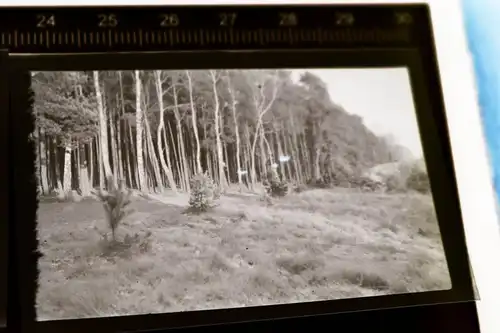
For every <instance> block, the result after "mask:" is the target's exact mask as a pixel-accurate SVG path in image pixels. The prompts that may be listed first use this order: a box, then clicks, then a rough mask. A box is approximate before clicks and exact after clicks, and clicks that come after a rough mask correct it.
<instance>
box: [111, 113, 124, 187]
mask: <svg viewBox="0 0 500 333" xmlns="http://www.w3.org/2000/svg"><path fill="white" fill-rule="evenodd" d="M114 118H115V117H114V114H112V113H110V114H109V117H108V119H109V134H110V136H111V160H112V161H113V170H112V171H113V177H114V179H115V180H116V182H117V183H118V184H119V183H120V181H121V180H120V179H119V177H120V176H119V173H118V148H117V146H118V145H117V144H116V121H115V119H114Z"/></svg>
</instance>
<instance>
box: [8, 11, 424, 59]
mask: <svg viewBox="0 0 500 333" xmlns="http://www.w3.org/2000/svg"><path fill="white" fill-rule="evenodd" d="M422 14H423V13H422V8H421V7H411V6H401V7H400V8H399V7H397V8H394V6H391V7H388V6H372V7H370V6H369V7H366V6H364V7H349V8H347V7H335V6H287V7H280V6H273V7H270V6H262V7H246V6H233V7H226V6H224V7H222V6H221V7H218V6H211V7H205V6H192V7H179V6H175V7H146V8H139V7H137V8H135V7H117V8H91V7H85V8H39V9H37V8H31V9H5V10H2V11H0V20H1V21H2V22H3V23H2V28H0V47H1V48H3V49H8V50H9V52H11V53H72V52H77V53H81V52H109V51H115V52H126V51H163V50H202V49H211V50H213V49H216V50H217V49H252V48H259V49H262V48H279V49H282V48H310V47H312V46H314V47H319V48H337V47H349V46H351V47H363V46H365V47H382V46H384V47H385V46H394V47H405V46H412V45H415V44H417V43H418V26H417V25H415V24H414V23H415V21H418V19H419V16H422Z"/></svg>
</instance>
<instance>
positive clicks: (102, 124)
mask: <svg viewBox="0 0 500 333" xmlns="http://www.w3.org/2000/svg"><path fill="white" fill-rule="evenodd" d="M94 87H95V94H96V99H97V110H98V112H99V130H100V131H99V133H100V140H99V143H100V153H101V163H102V165H103V167H104V172H105V174H106V177H108V176H111V166H110V165H109V150H108V129H107V123H106V115H105V113H104V112H105V111H104V105H103V101H102V93H101V86H100V81H99V72H98V71H94Z"/></svg>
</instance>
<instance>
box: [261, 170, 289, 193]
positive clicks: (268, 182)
mask: <svg viewBox="0 0 500 333" xmlns="http://www.w3.org/2000/svg"><path fill="white" fill-rule="evenodd" d="M262 185H264V189H265V191H266V194H267V195H268V196H270V197H284V196H285V195H287V194H288V183H287V182H286V181H284V180H281V179H280V177H279V175H278V173H277V172H276V171H275V170H272V171H269V172H268V174H267V177H266V179H264V181H263V182H262Z"/></svg>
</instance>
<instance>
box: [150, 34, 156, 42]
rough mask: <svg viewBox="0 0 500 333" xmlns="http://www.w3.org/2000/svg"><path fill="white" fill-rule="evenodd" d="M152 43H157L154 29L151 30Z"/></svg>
mask: <svg viewBox="0 0 500 333" xmlns="http://www.w3.org/2000/svg"><path fill="white" fill-rule="evenodd" d="M151 43H153V44H156V35H155V33H154V31H151Z"/></svg>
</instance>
